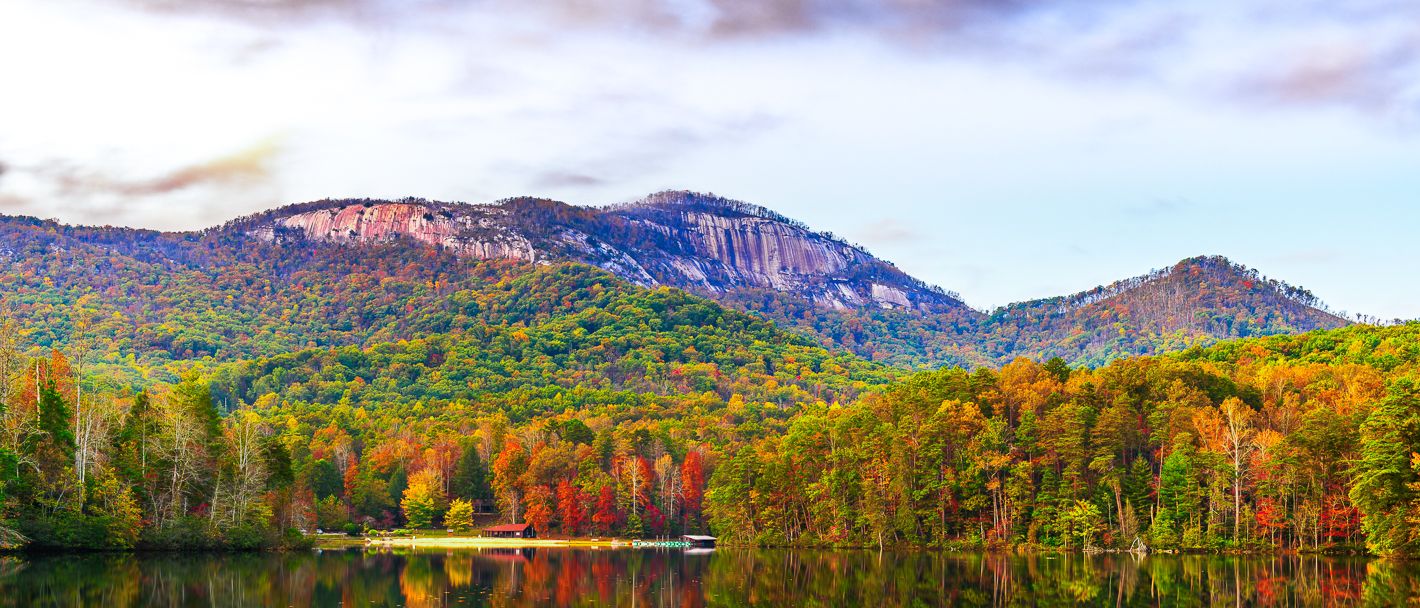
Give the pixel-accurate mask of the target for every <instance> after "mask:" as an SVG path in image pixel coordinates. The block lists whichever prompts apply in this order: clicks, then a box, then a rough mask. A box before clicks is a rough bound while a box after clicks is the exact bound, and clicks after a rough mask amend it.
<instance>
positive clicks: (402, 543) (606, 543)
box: [315, 536, 633, 549]
mask: <svg viewBox="0 0 1420 608" xmlns="http://www.w3.org/2000/svg"><path fill="white" fill-rule="evenodd" d="M356 547H368V548H378V549H385V548H389V549H534V548H540V547H541V548H549V547H578V548H593V549H599V548H607V549H610V548H628V549H629V548H632V547H633V545H632V543H631V541H629V540H622V539H606V540H602V539H563V538H489V537H484V536H414V537H410V536H400V537H388V538H381V537H366V538H348V537H347V538H343V539H337V538H330V539H325V538H318V539H316V542H315V548H317V549H349V548H356Z"/></svg>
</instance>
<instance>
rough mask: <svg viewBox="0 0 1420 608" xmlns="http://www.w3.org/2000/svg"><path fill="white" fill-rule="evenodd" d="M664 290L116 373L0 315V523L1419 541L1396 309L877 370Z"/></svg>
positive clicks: (258, 531) (103, 531) (85, 531)
mask: <svg viewBox="0 0 1420 608" xmlns="http://www.w3.org/2000/svg"><path fill="white" fill-rule="evenodd" d="M586 279H587V277H586V276H581V275H576V274H572V275H567V274H560V275H554V276H553V277H552V278H551V279H549V280H553V281H557V280H561V281H571V282H574V283H578V282H581V281H584V280H586ZM679 293H680V292H675V291H672V290H644V291H639V292H635V293H632V294H630V295H629V296H628V297H629V298H630V299H631V300H632V301H635V302H639V303H640V304H641V305H642V307H643V309H644V310H648V311H652V312H650V313H647V315H648V316H647V317H646V318H639V317H638V316H637V315H636V314H632V313H630V312H629V310H630V309H629V308H628V309H627V310H622V311H619V312H618V314H614V315H611V316H610V317H609V318H611V319H615V320H613V321H611V322H608V323H606V324H605V325H602V326H600V327H597V328H595V329H594V330H592V331H590V332H588V333H587V336H588V337H586V338H585V339H569V338H575V337H576V336H577V335H578V332H577V331H576V327H581V329H583V330H584V331H585V330H586V329H587V328H586V327H582V326H576V327H574V325H575V324H576V323H577V322H578V320H582V318H581V317H580V316H578V315H582V314H585V315H589V316H591V317H597V316H599V315H600V314H601V313H605V312H606V311H604V310H603V309H601V308H599V307H597V306H588V307H586V308H583V309H581V310H580V312H579V313H578V315H573V316H572V317H570V318H569V319H566V320H565V321H566V322H567V323H571V325H556V324H554V325H552V326H547V327H534V328H527V329H519V330H518V331H523V332H524V333H525V334H526V335H525V336H524V337H518V338H513V337H512V336H503V335H501V334H497V333H495V334H489V335H478V334H474V335H472V336H469V335H463V334H460V335H459V336H436V337H432V338H430V339H429V340H426V341H401V342H399V343H393V344H381V345H373V346H369V347H364V348H357V347H343V348H331V349H326V350H313V351H309V352H306V353H305V354H301V353H296V354H291V355H278V356H274V357H267V358H260V359H253V360H249V361H240V362H235V363H230V364H213V365H211V366H210V368H202V366H199V368H195V369H191V370H189V371H188V372H187V373H186V376H185V377H183V378H182V379H180V380H178V381H176V382H167V381H153V382H148V383H142V384H133V385H124V384H123V383H121V382H108V381H104V380H103V379H102V378H96V377H95V375H98V374H109V373H111V372H110V371H108V370H109V369H111V368H109V367H96V366H86V365H83V364H82V361H83V357H71V356H69V355H66V353H65V352H63V350H61V349H49V350H48V351H47V352H46V351H45V350H44V349H37V348H35V347H34V346H33V345H30V344H23V343H20V342H19V340H18V338H17V336H19V335H20V334H21V333H22V332H20V331H18V330H17V329H16V327H15V321H14V320H13V319H8V320H6V321H4V323H5V324H6V326H5V331H4V333H3V335H4V336H5V340H4V341H3V343H0V374H3V376H2V377H3V379H4V382H2V383H0V388H2V389H3V392H0V403H3V404H4V412H3V431H4V433H3V437H0V465H3V466H0V471H3V473H0V480H3V492H4V503H3V504H4V515H5V519H4V522H5V523H4V529H5V531H4V534H5V538H6V539H8V540H9V541H10V542H18V540H19V539H22V538H23V539H28V541H29V542H30V543H32V544H33V545H36V546H53V547H87V548H122V547H134V546H145V547H191V546H224V547H275V546H283V545H286V546H289V545H298V544H300V543H301V542H302V538H301V535H300V534H299V532H297V531H298V530H307V531H310V530H314V529H326V530H349V531H352V532H359V531H364V530H367V529H391V528H405V527H434V526H438V527H449V528H467V527H472V526H473V525H474V524H473V517H472V513H471V511H473V510H474V509H473V508H472V506H473V505H490V504H491V505H496V509H497V511H498V513H499V517H500V518H501V519H502V520H506V521H517V522H527V523H531V524H532V525H534V526H535V527H536V528H537V529H538V530H539V531H540V532H541V533H543V534H544V535H554V536H555V535H567V536H576V535H583V534H596V535H627V536H652V535H663V534H674V533H680V532H683V531H709V532H712V533H714V534H716V535H719V536H720V537H721V538H722V539H723V542H727V543H731V544H734V543H742V544H755V545H767V546H787V545H793V546H800V545H803V546H808V545H813V546H873V547H883V548H886V547H899V546H920V547H954V548H967V547H970V548H1005V547H1033V548H1039V549H1061V550H1081V549H1093V548H1128V547H1131V546H1135V545H1138V544H1143V545H1145V546H1147V547H1149V548H1150V549H1153V550H1174V549H1177V550H1201V551H1263V550H1279V549H1282V550H1298V551H1321V552H1361V551H1369V552H1371V553H1375V554H1378V555H1397V556H1400V555H1410V554H1413V552H1414V551H1415V550H1416V548H1417V543H1420V537H1417V535H1415V534H1413V533H1412V530H1414V529H1416V526H1415V525H1414V523H1415V522H1417V521H1420V474H1417V471H1420V455H1417V454H1416V452H1417V451H1420V448H1417V446H1420V386H1418V385H1417V378H1416V362H1417V360H1420V324H1410V325H1402V326H1395V327H1372V326H1352V327H1347V328H1343V329H1338V330H1329V331H1320V332H1312V333H1308V334H1300V335H1296V336H1273V337H1267V338H1257V339H1248V340H1239V341H1231V342H1224V343H1220V344H1217V345H1214V346H1210V347H1206V348H1192V349H1189V350H1186V351H1182V352H1180V353H1176V354H1172V355H1165V356H1157V357H1135V358H1124V359H1118V360H1115V361H1113V362H1111V363H1109V364H1106V365H1104V366H1102V367H1098V368H1093V369H1091V368H1084V367H1077V368H1072V367H1070V366H1068V365H1066V364H1065V363H1064V362H1063V361H1062V360H1059V359H1052V360H1049V361H1046V362H1044V363H1038V362H1034V361H1030V360H1027V359H1018V360H1016V361H1013V362H1011V363H1009V364H1007V365H1005V366H1003V367H1001V368H999V369H991V368H985V367H982V368H977V369H975V370H972V371H968V370H965V369H962V368H944V369H940V370H934V371H927V372H920V373H917V374H912V375H905V376H894V375H893V374H892V373H891V372H890V371H887V370H883V369H880V368H877V367H874V366H871V365H867V364H854V363H851V362H848V363H843V362H842V361H841V360H839V359H837V358H835V357H834V356H832V355H828V354H827V353H828V351H823V350H822V349H817V348H815V347H811V346H807V345H804V344H802V343H799V342H795V341H794V340H788V341H786V342H782V343H780V344H779V345H778V346H774V347H772V348H771V347H770V346H767V345H768V344H769V343H768V342H766V341H764V340H760V341H758V342H749V343H748V344H750V345H751V347H750V349H749V350H747V351H743V352H742V351H740V350H737V349H736V348H734V347H733V346H732V344H735V343H744V341H743V340H741V339H740V338H739V337H738V336H740V335H741V333H742V332H744V331H750V330H752V328H754V327H756V326H755V325H754V322H753V320H752V319H751V318H749V317H745V325H743V326H741V327H739V328H738V329H731V330H728V331H729V336H728V337H726V338H724V341H723V342H715V341H713V340H714V339H713V335H712V336H704V335H703V334H702V333H701V332H697V331H695V330H693V329H686V330H683V331H682V330H680V329H677V330H676V331H660V332H656V331H650V330H649V329H648V328H649V327H650V326H652V325H653V324H657V323H668V322H669V321H668V320H669V319H674V318H676V314H688V312H687V311H693V310H695V309H696V307H697V306H713V305H710V304H703V302H704V301H703V300H699V299H695V298H692V297H690V296H678V295H676V294H679ZM665 298H670V299H671V300H672V302H670V303H668V304H664V306H661V307H660V308H658V306H660V305H658V302H662V303H664V302H663V300H664V299H665ZM676 298H685V299H682V300H677V299H676ZM618 305H626V303H625V302H621V303H620V304H618ZM657 310H659V312H655V311H657ZM672 311H674V312H672ZM722 314H730V313H728V311H726V312H725V313H722ZM557 322H561V321H557ZM549 323H555V322H554V321H549ZM688 325H689V326H690V327H692V328H708V327H723V326H721V325H716V324H707V323H703V322H694V323H688ZM671 326H672V327H680V326H676V325H673V324H672V325H671ZM732 327H733V326H732ZM634 328H640V331H639V332H638V331H636V330H635V329H634ZM766 331H769V332H770V333H769V334H766V335H765V336H764V337H772V334H773V333H774V332H773V331H772V330H766ZM544 332H545V333H544ZM505 339H506V340H507V342H506V343H504V342H503V340H505ZM460 340H465V341H467V343H462V342H460ZM698 340H711V341H710V342H705V343H700V342H697V341H698ZM551 342H560V343H559V344H557V345H556V346H551V345H550V344H549V343H551ZM520 344H521V345H522V346H518V345H520ZM696 344H700V347H701V348H696ZM510 349H512V350H510ZM520 349H522V350H520ZM701 349H704V351H705V352H707V353H714V354H701ZM766 349H768V350H766ZM524 350H527V351H531V352H524ZM566 352H571V353H577V354H578V356H577V357H576V358H574V359H567V360H559V359H558V358H557V356H558V353H566ZM594 352H601V353H603V354H602V355H601V359H600V361H602V362H603V363H598V360H599V359H598V358H597V357H596V356H593V355H592V353H594ZM612 352H614V353H616V354H615V356H613V355H612V354H609V353H612ZM771 353H772V354H771ZM572 361H580V362H582V364H581V365H580V366H577V365H571V364H570V363H571V362H572ZM630 361H635V362H638V363H637V364H638V366H639V367H636V368H631V367H629V366H628V365H627V363H628V362H630ZM484 365H492V366H493V367H492V368H489V369H484V368H483V367H482V366H484ZM135 375H137V376H141V375H143V374H142V373H134V374H117V377H119V378H127V377H132V376H135ZM853 378H859V379H857V380H853Z"/></svg>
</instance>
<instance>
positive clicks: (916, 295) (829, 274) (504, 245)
mask: <svg viewBox="0 0 1420 608" xmlns="http://www.w3.org/2000/svg"><path fill="white" fill-rule="evenodd" d="M226 229H227V230H238V231H243V232H245V233H246V234H248V235H252V236H257V237H259V238H262V239H265V240H290V239H292V238H306V239H312V240H317V241H326V242H335V243H371V242H382V241H388V240H390V239H392V238H395V237H410V238H413V239H415V240H418V241H421V242H424V243H429V244H433V245H438V246H441V247H445V248H447V249H449V250H451V251H454V252H455V253H457V254H458V255H461V256H466V257H472V258H477V259H510V260H518V261H523V262H546V261H575V262H582V263H585V264H590V265H592V266H597V267H599V268H602V269H604V270H607V271H609V272H612V273H614V274H616V275H618V276H621V277H622V278H625V279H627V280H629V281H631V282H633V283H636V284H638V285H642V286H660V285H667V286H672V287H679V288H682V289H686V290H688V291H692V292H696V293H701V294H709V295H727V294H735V293H737V292H740V291H744V290H754V289H769V290H773V291H776V292H780V293H788V294H792V295H795V296H797V297H801V298H803V299H805V300H808V301H810V302H813V303H814V304H815V305H817V306H822V307H825V308H830V309H839V310H842V309H850V308H863V307H877V308H889V309H910V310H918V311H923V312H937V311H945V310H960V309H967V307H966V305H965V304H963V303H962V302H961V300H960V299H959V298H957V297H956V296H954V295H952V294H948V293H946V292H943V291H941V290H940V289H936V288H933V287H931V286H929V285H927V284H926V283H923V282H922V281H919V280H916V279H914V278H912V277H910V276H908V275H907V274H906V273H904V272H902V271H901V270H898V269H897V268H896V267H894V266H893V265H892V264H889V263H887V262H884V261H882V260H879V259H877V258H875V257H873V256H872V255H870V254H868V253H867V252H866V251H864V250H863V249H862V248H861V247H857V246H854V245H850V244H848V243H846V242H844V241H843V240H841V239H838V238H836V237H834V236H833V235H831V234H826V233H822V232H814V231H813V230H810V229H809V228H808V227H807V226H805V225H803V224H801V223H799V222H796V221H794V220H790V219H789V218H786V217H784V216H781V215H779V214H777V213H774V212H772V211H770V210H768V209H765V208H764V207H759V206H756V205H751V204H748V203H743V202H740V201H734V200H730V199H725V198H720V197H716V196H714V195H709V194H698V193H693V192H661V193H658V194H654V195H651V196H649V197H647V198H645V199H643V200H641V201H638V202H635V203H630V204H624V205H616V206H611V207H601V208H595V207H575V206H572V205H568V204H566V203H561V202H557V201H550V200H545V199H535V198H517V199H509V200H506V201H503V202H501V203H498V204H492V205H465V204H450V203H439V202H432V201H425V200H419V199H407V200H403V201H375V200H328V201H318V202H314V203H307V204H303V205H294V206H290V207H284V208H281V209H277V210H274V211H271V212H268V213H265V214H261V215H257V216H252V217H248V218H243V219H241V220H237V221H236V222H233V223H231V224H229V225H228V226H226Z"/></svg>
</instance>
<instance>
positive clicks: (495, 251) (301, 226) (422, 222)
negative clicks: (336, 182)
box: [253, 202, 536, 262]
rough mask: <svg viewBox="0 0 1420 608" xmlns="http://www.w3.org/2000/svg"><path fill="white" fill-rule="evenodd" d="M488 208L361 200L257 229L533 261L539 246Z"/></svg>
mask: <svg viewBox="0 0 1420 608" xmlns="http://www.w3.org/2000/svg"><path fill="white" fill-rule="evenodd" d="M484 211H485V213H483V214H455V213H453V212H451V211H450V210H449V209H447V208H440V207H439V206H437V205H434V204H424V203H414V202H400V203H383V202H382V203H371V202H367V203H357V204H348V205H339V206H331V207H326V208H321V209H315V210H311V211H305V212H300V213H293V214H290V215H286V216H282V217H279V218H277V219H275V220H274V221H273V222H272V223H271V224H270V225H268V226H262V227H259V228H257V229H255V230H254V231H253V233H254V234H257V235H259V236H262V237H264V238H275V236H276V235H277V234H279V233H282V232H289V231H294V232H299V233H300V234H301V235H303V236H304V237H305V238H310V239H317V240H325V241H336V242H349V243H369V242H376V241H385V240H390V239H395V238H402V237H407V238H411V239H414V240H416V241H421V242H424V243H428V244H430V245H438V246H441V247H448V248H450V249H453V250H454V251H457V252H458V253H459V254H460V255H468V256H471V257H475V258H479V259H516V260H523V261H528V262H531V261H534V260H535V255H536V254H535V252H534V251H533V248H532V244H531V243H529V242H528V240H527V239H526V238H523V237H522V236H521V235H519V234H517V233H514V232H507V231H501V230H498V229H497V228H498V224H497V223H496V222H494V221H493V219H492V217H490V216H496V215H497V210H492V209H486V210H484Z"/></svg>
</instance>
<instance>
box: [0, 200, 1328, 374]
mask: <svg viewBox="0 0 1420 608" xmlns="http://www.w3.org/2000/svg"><path fill="white" fill-rule="evenodd" d="M560 263H584V264H588V265H592V266H595V267H598V268H600V269H603V270H605V271H607V272H610V273H612V274H614V275H616V276H618V277H620V278H622V279H624V280H626V281H629V282H631V283H633V284H636V285H640V286H643V287H654V286H674V287H679V288H682V289H685V290H688V291H690V292H692V293H696V294H698V295H702V296H707V297H710V298H712V299H715V300H718V301H719V302H721V303H722V304H727V305H729V306H731V307H733V308H738V309H740V310H746V311H750V312H754V313H756V314H759V315H761V316H763V317H765V318H768V319H770V320H772V321H774V322H776V323H778V324H779V325H781V326H784V327H790V328H793V329H794V330H796V331H798V332H799V333H802V334H806V335H808V336H810V337H811V338H813V339H814V340H816V341H817V342H818V343H819V344H820V345H821V346H824V347H828V348H833V349H843V350H848V351H851V352H853V353H855V354H857V355H859V356H860V357H863V358H867V359H871V360H873V361H878V362H883V363H888V364H893V365H899V366H911V367H922V366H938V365H943V364H947V365H965V366H973V367H974V366H982V365H999V364H1002V363H1005V362H1007V361H1009V360H1011V359H1013V358H1015V357H1019V356H1026V357H1031V358H1036V359H1044V358H1049V357H1053V356H1059V357H1062V358H1064V359H1066V360H1067V361H1069V362H1071V363H1075V364H1088V365H1098V364H1101V363H1103V362H1106V361H1108V360H1110V359H1112V358H1115V357H1118V356H1123V355H1130V354H1148V353H1157V352H1164V351H1169V350H1178V349H1182V348H1187V347H1189V346H1192V345H1196V344H1205V343H1208V342H1212V341H1215V340H1217V339H1222V338H1231V337H1246V336H1255V335H1271V334H1279V333H1294V332H1300V331H1307V330H1311V329H1317V328H1328V327H1338V326H1340V325H1344V324H1345V323H1346V321H1345V320H1343V319H1340V318H1338V317H1336V316H1334V315H1332V314H1330V313H1328V312H1326V311H1325V310H1323V309H1321V308H1319V306H1320V304H1319V302H1318V301H1317V300H1316V298H1315V297H1314V296H1312V295H1311V294H1310V293H1308V292H1306V291H1305V290H1301V289H1298V288H1294V287H1291V286H1288V285H1286V284H1284V283H1279V282H1276V281H1269V280H1267V279H1265V278H1263V277H1261V276H1260V275H1258V273H1256V272H1255V271H1251V270H1248V269H1246V268H1243V267H1240V266H1236V265H1234V264H1232V263H1231V262H1229V261H1227V260H1226V259H1223V258H1194V259H1190V260H1185V261H1183V262H1181V263H1180V264H1178V265H1176V266H1175V267H1173V268H1170V269H1168V270H1165V271H1158V272H1155V273H1152V274H1149V275H1145V276H1141V277H1136V278H1134V279H1129V280H1126V281H1120V282H1118V283H1115V284H1113V285H1110V286H1108V287H1099V288H1096V289H1094V290H1090V291H1086V292H1082V293H1079V294H1075V295H1073V296H1067V297H1059V298H1050V299H1044V300H1036V301H1031V302H1023V303H1019V304H1012V305H1009V306H1006V307H1003V308H1001V309H998V310H995V311H992V312H991V313H989V314H983V313H981V312H979V311H976V310H973V309H971V308H970V307H968V306H966V305H965V304H964V303H962V301H961V299H960V298H959V297H957V296H956V295H955V294H952V293H949V292H945V291H942V290H940V289H938V288H935V287H932V286H929V285H926V284H925V283H923V282H921V281H919V280H917V279H914V278H912V277H910V276H908V275H907V274H905V273H903V272H902V271H901V270H898V269H897V268H896V267H894V266H893V265H891V264H889V263H887V262H884V261H881V260H878V259H876V258H874V257H872V256H871V255H870V254H868V253H867V252H866V251H864V250H863V249H862V248H860V247H857V246H853V245H850V244H848V243H845V242H844V241H842V240H840V239H838V238H836V237H833V236H832V235H829V234H824V233H818V232H814V231H812V230H810V229H808V228H807V227H806V226H804V225H803V224H801V223H799V222H796V221H794V220H790V219H788V218H785V217H783V216H781V215H779V214H776V213H774V212H772V211H770V210H768V209H765V208H763V207H758V206H755V205H750V204H747V203H742V202H738V201H732V200H728V199H723V198H719V197H714V196H711V195H702V194H695V193H689V192H663V193H660V194H656V195H652V196H650V197H647V198H646V199H644V200H641V201H638V202H635V203H631V204H625V205H617V206H612V207H604V208H591V207H577V206H572V205H568V204H565V203H560V202H556V201H549V200H544V199H535V198H519V199H509V200H506V201H503V202H501V203H498V204H491V205H467V204H455V203H441V202H433V201H425V200H421V199H406V200H401V201H381V200H363V199H362V200H326V201H316V202H311V203H302V204H297V205H291V206H287V207H282V208H279V209H274V210H271V211H267V212H264V213H260V214H256V215H252V216H248V217H245V218H241V219H238V220H234V221H232V222H229V223H227V224H226V225H224V226H221V227H217V228H212V229H209V230H204V231H201V232H192V233H159V232H154V231H147V230H134V229H124V228H92V227H75V226H65V225H60V224H57V223H54V222H49V221H41V220H35V219H32V218H4V219H3V220H0V272H3V273H4V274H5V276H6V277H7V279H8V280H7V283H6V285H7V288H6V290H5V292H4V296H5V300H6V306H8V307H10V308H12V309H15V310H16V311H17V312H18V313H19V314H20V315H21V317H22V318H23V319H26V320H28V321H31V323H30V325H31V326H32V327H34V328H36V329H33V330H31V331H33V332H36V333H35V335H33V336H29V338H28V339H31V340H33V341H35V342H37V343H39V344H46V345H47V344H62V343H65V342H66V341H69V340H70V338H71V337H73V336H80V335H82V334H84V333H85V332H87V333H89V334H92V335H94V336H102V335H112V334H114V333H115V332H118V333H121V334H122V335H125V336H126V338H125V340H126V341H125V342H123V348H124V349H125V352H129V353H132V354H134V356H138V357H147V358H150V359H152V360H154V361H164V362H166V361H177V360H189V359H204V358H210V359H213V360H234V359H242V358H251V357H262V356H271V355H275V354H280V353H285V352H291V351H294V350H299V349H302V348H311V347H317V348H325V347H338V346H352V345H361V344H371V343H377V342H382V341H392V340H399V339H407V338H411V337H416V336H419V335H423V334H428V333H444V332H449V331H455V330H458V329H460V328H461V326H460V323H464V322H466V321H467V319H466V318H465V317H463V316H460V315H457V314H451V312H450V310H449V308H448V307H449V306H450V303H449V300H448V298H449V296H450V294H453V293H456V292H459V291H471V292H481V291H483V290H485V288H486V286H487V285H489V284H494V283H497V282H499V281H502V280H505V279H507V278H509V277H512V276H516V275H518V274H519V273H522V272H526V267H527V266H529V265H547V264H560ZM460 306H462V304H461V305H460ZM516 320H517V319H515V318H512V317H509V318H506V319H500V320H499V321H498V322H513V321H516ZM80 326H83V327H82V331H80V329H81V327H80ZM130 328H131V330H130ZM125 332H126V333H125Z"/></svg>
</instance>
